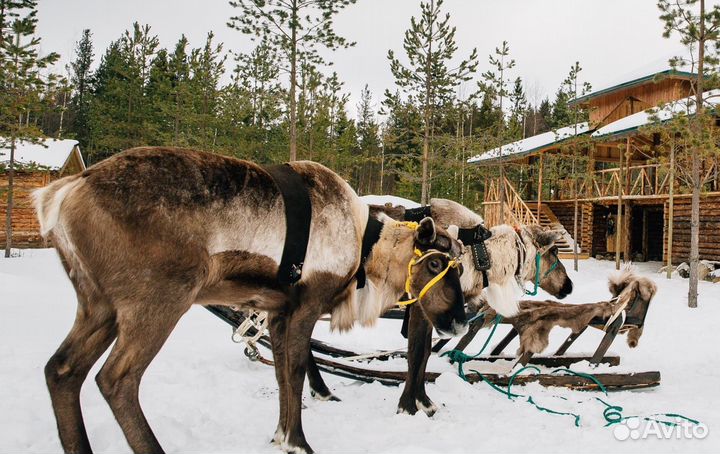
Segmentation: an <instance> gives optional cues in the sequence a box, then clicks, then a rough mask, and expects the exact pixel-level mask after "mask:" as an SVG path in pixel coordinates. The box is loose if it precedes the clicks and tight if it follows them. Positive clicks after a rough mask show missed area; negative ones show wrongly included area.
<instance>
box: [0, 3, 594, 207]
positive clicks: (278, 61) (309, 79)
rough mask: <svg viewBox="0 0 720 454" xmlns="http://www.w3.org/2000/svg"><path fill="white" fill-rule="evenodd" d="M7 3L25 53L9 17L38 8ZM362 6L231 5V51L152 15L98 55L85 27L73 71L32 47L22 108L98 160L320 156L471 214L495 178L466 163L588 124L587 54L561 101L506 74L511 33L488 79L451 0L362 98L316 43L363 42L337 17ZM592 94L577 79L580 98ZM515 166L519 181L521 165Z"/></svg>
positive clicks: (25, 33) (434, 8) (355, 180)
mask: <svg viewBox="0 0 720 454" xmlns="http://www.w3.org/2000/svg"><path fill="white" fill-rule="evenodd" d="M0 3H1V4H2V8H3V11H4V13H3V15H2V16H0V17H2V18H3V19H2V21H4V23H3V24H2V30H3V41H6V42H12V41H13V40H15V39H17V42H18V43H21V42H26V43H27V44H25V45H24V47H26V48H27V47H28V46H30V44H32V40H33V39H37V38H34V37H33V36H34V35H33V33H34V28H35V23H34V21H36V19H34V18H30V20H29V21H28V24H27V27H26V30H13V29H12V28H11V27H9V26H8V25H9V23H10V22H9V20H10V18H12V17H13V11H14V12H15V13H14V14H20V12H21V11H27V10H28V9H29V10H31V11H33V10H34V9H35V7H36V5H35V2H34V1H31V0H22V1H8V0H0ZM353 3H355V0H337V1H304V2H280V1H272V0H271V1H267V2H263V3H262V4H263V5H264V6H259V5H261V4H260V3H258V2H255V1H252V0H238V1H236V2H231V4H232V5H233V6H234V7H235V10H236V11H237V13H238V15H237V16H235V17H232V18H229V21H228V26H230V27H232V28H235V29H236V30H237V32H238V33H241V34H245V35H248V36H249V37H250V38H252V39H253V43H254V48H253V49H252V51H250V52H249V53H238V52H234V51H233V50H232V49H230V48H228V46H226V45H225V44H224V43H220V42H217V39H216V38H215V36H214V34H213V33H212V32H210V33H208V34H207V38H206V41H205V43H204V45H202V46H201V47H193V46H192V45H191V44H190V43H189V41H188V39H187V38H186V37H185V36H179V37H177V42H176V43H175V45H174V46H171V47H169V48H162V47H161V46H160V45H159V42H160V40H159V37H158V36H157V35H156V34H155V33H154V31H153V28H152V24H141V23H134V24H128V30H127V31H126V32H124V33H123V34H122V35H121V36H118V37H117V39H116V40H115V41H113V42H112V43H111V44H110V45H109V46H108V47H107V48H105V49H100V48H97V46H95V44H94V43H93V32H92V29H86V30H84V32H83V34H82V37H81V39H80V40H79V41H78V42H77V43H76V46H75V50H74V54H73V55H72V56H71V63H70V64H69V65H67V67H66V70H65V71H64V73H63V74H47V73H48V71H49V70H47V69H44V70H43V69H42V68H46V67H49V66H50V65H51V64H52V63H53V62H54V61H55V60H57V58H59V55H57V54H50V55H47V56H44V57H40V56H37V55H36V56H35V59H36V60H38V62H37V63H39V66H38V68H37V74H38V77H39V79H40V80H39V81H37V83H33V82H28V88H32V90H30V91H32V96H31V97H30V98H28V99H25V100H24V101H25V105H24V107H23V109H22V111H21V112H16V113H15V114H13V115H14V118H18V117H19V118H20V124H21V125H24V126H25V127H27V128H30V129H32V128H34V129H33V131H34V133H35V134H36V135H44V136H47V137H54V138H74V139H76V140H78V141H79V142H80V148H81V150H82V153H83V155H84V158H85V160H86V163H87V164H88V165H91V164H93V163H96V162H98V161H100V160H102V159H104V158H107V157H108V156H111V155H113V154H114V153H118V152H120V151H122V150H125V149H128V148H131V147H136V146H143V145H165V146H178V147H189V148H195V149H200V150H205V151H210V152H215V153H222V154H226V155H232V156H236V157H238V158H242V159H249V160H252V161H256V162H258V163H272V162H284V161H287V160H288V159H308V160H314V161H318V162H321V163H323V164H325V165H327V166H328V167H330V168H332V169H333V170H335V171H336V172H338V173H339V174H341V175H342V176H343V177H344V178H345V179H347V181H348V182H349V183H350V184H351V185H352V187H353V188H354V189H355V190H356V191H357V192H358V194H360V195H364V194H380V193H382V194H394V195H399V196H402V197H407V198H410V199H413V200H418V201H420V200H422V201H427V200H428V199H429V198H430V197H446V198H450V199H454V200H457V201H459V202H461V203H465V204H466V205H468V206H471V207H474V208H479V207H480V203H481V198H480V195H481V194H482V191H483V175H485V174H487V173H492V172H496V171H497V169H494V168H479V167H477V166H471V165H470V166H469V165H467V164H466V160H467V159H468V158H469V157H471V156H473V155H476V154H478V153H481V152H483V151H486V150H489V149H493V148H496V147H498V146H500V145H502V144H504V143H507V142H512V141H514V140H518V139H522V138H524V137H529V136H533V135H535V134H539V133H542V132H546V131H549V130H552V129H555V128H559V127H562V126H567V125H570V124H574V123H576V122H578V121H583V120H585V119H586V115H587V113H586V112H582V111H575V110H573V109H572V108H571V107H569V105H568V102H569V101H570V100H571V99H573V98H575V97H576V96H577V95H579V94H581V93H578V90H579V88H578V73H579V71H580V70H581V68H580V65H579V63H577V62H568V68H569V74H568V78H567V79H565V80H562V81H558V86H557V89H556V90H555V94H554V96H553V97H552V98H545V99H529V98H532V97H531V96H529V95H528V88H527V86H526V84H525V83H524V81H523V79H522V78H521V77H517V76H516V77H510V76H509V74H510V73H512V74H513V75H515V74H516V73H517V70H516V68H515V67H516V62H515V60H514V59H513V58H512V53H511V48H510V44H509V43H507V42H502V43H498V46H497V47H496V48H495V49H492V50H491V51H490V52H489V55H487V57H486V58H487V62H488V63H489V67H490V68H491V69H490V70H489V71H487V72H484V73H479V72H478V69H477V68H478V63H479V59H480V58H481V57H480V56H479V52H478V51H477V50H473V51H472V52H471V54H470V55H467V56H460V55H457V54H458V52H457V45H456V43H455V28H454V27H453V26H452V18H451V17H450V16H449V14H447V13H446V12H445V11H444V10H443V1H442V0H429V1H427V2H424V3H422V4H421V5H420V8H419V9H418V10H417V11H415V12H413V16H414V17H413V18H412V20H411V21H410V23H409V28H408V29H407V31H406V32H405V39H404V42H403V52H402V53H400V54H398V55H396V54H394V53H393V52H392V51H386V52H387V54H388V55H387V57H388V67H387V70H388V71H391V72H392V74H393V76H394V78H395V86H393V87H388V88H387V89H386V90H385V91H384V92H383V93H372V92H371V91H370V90H369V89H368V88H367V86H366V87H365V89H364V90H363V91H362V93H361V94H360V96H359V98H360V102H359V104H358V105H357V106H350V105H348V100H349V92H348V91H347V90H346V89H345V88H344V84H343V81H342V74H338V73H336V72H334V71H332V66H331V63H332V62H331V61H328V59H327V58H321V57H320V54H319V52H318V49H320V48H324V49H330V50H336V51H338V52H341V51H342V49H343V48H345V47H349V46H352V45H354V43H352V42H348V41H347V40H345V39H344V38H343V37H342V36H339V35H338V34H336V32H335V31H334V29H333V18H334V17H335V15H336V14H337V13H338V12H339V11H340V10H342V9H343V8H345V7H351V5H352V4H353ZM288 5H289V7H290V9H288ZM293 5H295V9H293V8H292V6H293ZM23 14H24V13H23ZM293 31H295V32H297V33H293ZM293 36H296V39H295V41H293V40H292V37H293ZM20 47H23V45H20ZM26 50H27V49H26ZM18 52H21V50H20V49H18ZM9 54H12V52H9ZM463 58H464V59H463ZM43 59H45V60H48V61H42V60H43ZM458 59H462V60H461V63H460V64H459V65H458V64H457V61H458ZM31 60H32V59H31ZM589 88H590V86H589V84H587V83H583V84H580V90H582V93H584V92H586V91H587V90H589ZM535 97H537V96H535ZM1 133H2V134H4V135H9V134H8V131H3V132H1ZM27 133H28V130H27V129H26V130H25V134H27ZM558 165H562V162H561V161H559V162H558ZM508 172H510V173H511V174H512V172H515V174H516V178H521V174H522V169H516V170H513V169H509V170H508Z"/></svg>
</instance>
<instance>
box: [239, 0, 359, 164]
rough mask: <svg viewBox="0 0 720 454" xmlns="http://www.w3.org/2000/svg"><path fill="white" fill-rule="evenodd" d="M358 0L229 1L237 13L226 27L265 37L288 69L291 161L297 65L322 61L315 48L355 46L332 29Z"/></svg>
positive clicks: (294, 145) (292, 155)
mask: <svg viewBox="0 0 720 454" xmlns="http://www.w3.org/2000/svg"><path fill="white" fill-rule="evenodd" d="M356 1H357V0H231V1H230V5H231V6H233V7H234V8H238V9H239V10H240V14H239V15H237V16H233V17H231V18H230V21H229V22H228V26H229V27H231V28H234V29H236V30H239V31H241V32H242V33H245V34H248V35H252V36H254V37H255V38H267V39H268V40H269V42H270V43H272V45H273V46H275V47H276V48H277V49H278V51H279V52H281V53H282V54H283V55H284V57H285V59H286V61H287V64H288V66H289V68H288V73H289V82H288V85H289V90H288V98H289V99H288V111H289V112H288V116H289V118H288V121H289V135H290V160H291V161H294V160H295V159H297V102H298V100H297V96H296V95H297V93H296V88H297V86H298V83H299V80H298V76H299V75H298V70H299V64H300V62H301V61H303V60H307V61H310V62H312V63H313V64H320V63H322V62H323V60H322V58H321V57H320V55H319V53H318V47H325V48H327V49H329V50H336V49H339V48H346V47H349V46H353V45H354V43H352V42H349V41H347V40H346V39H345V38H343V37H341V36H339V35H337V34H336V33H335V31H334V30H333V20H334V18H335V16H336V15H337V14H338V13H339V12H340V11H341V10H342V9H344V8H345V7H346V6H348V5H351V4H354V3H355V2H356Z"/></svg>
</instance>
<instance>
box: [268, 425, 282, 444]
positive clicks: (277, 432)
mask: <svg viewBox="0 0 720 454" xmlns="http://www.w3.org/2000/svg"><path fill="white" fill-rule="evenodd" d="M284 441H285V434H284V433H283V431H282V429H280V428H279V427H278V428H277V429H276V430H275V435H273V437H272V440H270V444H271V445H275V446H282V444H283V442H284Z"/></svg>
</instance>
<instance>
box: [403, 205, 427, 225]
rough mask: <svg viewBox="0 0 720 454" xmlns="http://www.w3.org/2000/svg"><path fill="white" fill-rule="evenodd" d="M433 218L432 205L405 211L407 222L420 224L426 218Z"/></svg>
mask: <svg viewBox="0 0 720 454" xmlns="http://www.w3.org/2000/svg"><path fill="white" fill-rule="evenodd" d="M431 216H432V212H431V211H430V205H426V206H424V207H418V208H406V209H405V216H404V218H405V220H406V221H410V222H420V221H422V220H423V219H425V218H429V217H431Z"/></svg>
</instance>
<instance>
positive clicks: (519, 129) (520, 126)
mask: <svg viewBox="0 0 720 454" xmlns="http://www.w3.org/2000/svg"><path fill="white" fill-rule="evenodd" d="M527 113H528V104H527V96H525V89H524V88H523V84H522V79H521V78H519V77H518V78H517V79H515V82H514V84H513V90H512V92H510V121H509V122H508V133H509V136H510V138H511V139H513V140H519V139H524V138H525V137H524V136H525V117H526V115H527Z"/></svg>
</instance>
